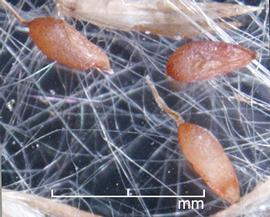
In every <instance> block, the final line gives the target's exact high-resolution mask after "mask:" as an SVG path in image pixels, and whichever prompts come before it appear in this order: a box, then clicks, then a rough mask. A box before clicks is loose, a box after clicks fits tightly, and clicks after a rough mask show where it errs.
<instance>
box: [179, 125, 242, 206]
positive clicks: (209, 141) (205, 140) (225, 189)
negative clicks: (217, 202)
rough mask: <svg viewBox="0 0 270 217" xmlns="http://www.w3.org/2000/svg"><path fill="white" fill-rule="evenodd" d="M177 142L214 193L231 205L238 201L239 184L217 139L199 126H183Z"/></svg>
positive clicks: (180, 128)
mask: <svg viewBox="0 0 270 217" xmlns="http://www.w3.org/2000/svg"><path fill="white" fill-rule="evenodd" d="M178 140H179V145H180V148H181V149H182V152H183V154H184V156H185V157H186V159H187V160H188V161H189V162H190V163H191V165H192V167H193V169H194V170H195V171H196V172H197V173H198V175H199V176H200V177H202V179H203V180H204V181H205V183H206V184H207V185H208V186H209V187H210V188H211V189H212V190H213V192H215V193H216V194H217V195H218V196H219V197H221V198H222V199H224V200H225V201H227V202H229V203H231V204H232V203H235V202H237V201H238V200H239V199H240V190H239V182H238V179H237V176H236V173H235V171H234V168H233V166H232V163H231V161H230V160H229V158H228V157H227V156H226V154H225V152H224V150H223V148H222V146H221V144H220V143H219V141H218V140H217V139H216V138H215V136H214V135H213V134H212V133H211V132H210V131H208V130H206V129H204V128H202V127H200V126H198V125H196V124H191V123H183V124H180V126H179V129H178Z"/></svg>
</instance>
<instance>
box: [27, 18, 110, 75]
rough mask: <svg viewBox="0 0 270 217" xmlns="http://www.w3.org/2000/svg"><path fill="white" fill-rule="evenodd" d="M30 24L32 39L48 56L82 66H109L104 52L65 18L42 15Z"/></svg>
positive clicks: (71, 66) (82, 68)
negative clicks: (64, 19)
mask: <svg viewBox="0 0 270 217" xmlns="http://www.w3.org/2000/svg"><path fill="white" fill-rule="evenodd" d="M28 26H29V29H30V36H31V38H32V40H33V41H34V43H35V44H36V45H37V47H38V48H39V49H40V50H41V51H42V52H43V53H44V54H45V55H46V56H47V57H48V58H49V59H51V60H56V61H57V62H59V63H61V64H63V65H65V66H68V67H70V68H75V69H79V70H87V69H89V68H98V69H101V70H110V63H109V59H108V57H107V55H106V54H105V52H103V51H102V50H101V49H100V48H99V47H97V46H96V45H95V44H93V43H92V42H90V41H89V40H88V39H87V38H86V37H85V36H83V35H82V34H81V33H80V32H78V31H77V30H76V29H74V28H73V27H72V26H70V25H69V24H67V23H66V22H65V21H63V20H61V19H56V18H53V17H40V18H36V19H34V20H32V21H31V22H29V23H28Z"/></svg>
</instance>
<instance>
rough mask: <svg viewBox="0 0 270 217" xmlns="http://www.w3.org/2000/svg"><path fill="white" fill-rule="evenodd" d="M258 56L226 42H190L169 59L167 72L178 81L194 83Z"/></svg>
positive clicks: (221, 73) (239, 65)
mask: <svg viewBox="0 0 270 217" xmlns="http://www.w3.org/2000/svg"><path fill="white" fill-rule="evenodd" d="M255 58H256V54H255V52H253V51H251V50H249V49H246V48H244V47H241V46H239V45H234V44H227V43H224V42H211V41H199V42H189V43H186V44H184V45H183V46H181V47H179V48H178V49H177V50H176V51H175V52H174V53H173V54H172V55H171V56H170V58H169V60H168V63H167V74H168V75H170V76H171V77H172V78H174V79H175V80H177V81H181V82H195V81H201V80H207V79H212V78H214V77H215V76H218V75H223V74H227V73H230V72H233V71H236V70H239V69H241V68H243V67H244V66H246V65H247V64H249V63H250V62H251V60H253V59H255Z"/></svg>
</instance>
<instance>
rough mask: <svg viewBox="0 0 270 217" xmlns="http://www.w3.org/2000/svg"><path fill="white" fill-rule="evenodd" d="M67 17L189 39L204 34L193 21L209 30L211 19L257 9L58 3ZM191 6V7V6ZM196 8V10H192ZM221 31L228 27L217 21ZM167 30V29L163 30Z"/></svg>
mask: <svg viewBox="0 0 270 217" xmlns="http://www.w3.org/2000/svg"><path fill="white" fill-rule="evenodd" d="M57 2H58V5H59V10H60V12H61V13H63V14H64V15H66V16H71V17H75V18H78V19H83V20H86V21H88V22H90V23H93V24H95V25H98V26H101V27H106V28H112V29H117V30H123V31H133V30H136V31H142V32H146V31H147V32H151V33H153V34H158V35H163V36H168V37H179V36H181V37H186V36H188V37H190V36H192V35H197V34H200V33H202V29H198V28H197V27H196V26H195V25H194V24H193V23H192V22H191V21H193V22H195V23H197V24H198V25H199V26H201V27H203V32H205V31H206V30H208V31H210V30H211V27H210V26H209V25H208V20H206V19H204V16H203V15H202V12H203V13H205V14H207V16H208V17H209V18H212V19H217V18H220V17H223V18H228V17H232V16H238V15H241V14H245V13H250V12H254V11H256V10H258V8H257V7H251V6H243V5H238V4H225V3H195V2H189V3H188V4H189V7H187V5H186V4H184V2H183V1H179V0H136V1H132V0H123V1H119V0H57ZM190 5H192V7H190ZM190 8H193V10H190ZM217 23H218V24H220V27H221V28H228V27H229V26H228V25H225V23H223V22H220V21H217ZM164 27H165V28H164Z"/></svg>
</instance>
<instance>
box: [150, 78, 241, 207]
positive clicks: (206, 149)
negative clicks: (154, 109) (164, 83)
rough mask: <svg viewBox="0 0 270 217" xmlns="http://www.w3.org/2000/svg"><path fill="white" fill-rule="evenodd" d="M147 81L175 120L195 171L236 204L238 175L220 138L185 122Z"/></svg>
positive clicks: (184, 148) (227, 199)
mask: <svg viewBox="0 0 270 217" xmlns="http://www.w3.org/2000/svg"><path fill="white" fill-rule="evenodd" d="M147 83H148V85H149V87H150V89H151V91H152V93H153V95H154V98H155V100H156V102H157V104H158V105H159V107H160V108H161V109H162V110H163V111H164V112H166V113H167V114H168V115H169V116H170V117H171V118H173V119H174V120H175V122H176V124H177V126H178V141H179V147H180V149H181V150H182V152H183V155H184V156H185V158H186V159H187V160H188V162H189V163H191V165H192V167H193V169H194V170H195V172H196V173H197V174H198V175H199V176H200V177H201V178H202V179H203V180H204V182H205V183H206V184H207V185H208V186H209V187H210V189H212V191H213V192H214V193H215V194H217V195H218V196H219V197H220V198H222V199H223V200H225V201H227V202H229V203H231V204H232V203H236V202H237V201H238V200H239V199H240V187H239V182H238V178H237V176H236V173H235V170H234V168H233V166H232V163H231V161H230V160H229V158H228V157H227V156H226V154H225V152H224V150H223V148H222V146H221V144H220V143H219V141H218V140H217V139H216V137H215V136H214V135H213V134H212V133H211V132H209V131H208V130H207V129H204V128H202V127H200V126H198V125H196V124H191V123H185V122H184V119H183V118H182V117H181V115H180V114H178V113H176V112H175V111H173V110H172V109H170V108H169V107H168V106H167V105H166V103H165V102H164V101H163V99H162V98H161V97H160V96H159V95H158V92H157V90H156V88H155V86H154V84H153V83H152V82H151V80H150V79H149V77H147Z"/></svg>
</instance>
